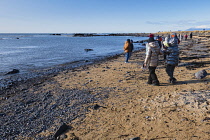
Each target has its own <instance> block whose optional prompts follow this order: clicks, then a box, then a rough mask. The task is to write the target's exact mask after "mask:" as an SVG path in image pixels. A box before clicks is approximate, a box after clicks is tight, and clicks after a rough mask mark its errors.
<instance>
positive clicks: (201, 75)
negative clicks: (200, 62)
mask: <svg viewBox="0 0 210 140" xmlns="http://www.w3.org/2000/svg"><path fill="white" fill-rule="evenodd" d="M206 76H207V72H206V70H201V71H198V72H196V73H195V78H197V79H203V78H205V77H206Z"/></svg>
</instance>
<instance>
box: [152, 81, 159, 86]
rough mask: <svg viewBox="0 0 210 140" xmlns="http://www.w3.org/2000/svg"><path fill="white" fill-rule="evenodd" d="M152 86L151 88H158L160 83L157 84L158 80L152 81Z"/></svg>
mask: <svg viewBox="0 0 210 140" xmlns="http://www.w3.org/2000/svg"><path fill="white" fill-rule="evenodd" d="M152 85H153V86H159V85H160V83H159V81H158V80H153V81H152Z"/></svg>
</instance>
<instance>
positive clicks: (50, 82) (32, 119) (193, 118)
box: [0, 36, 210, 140]
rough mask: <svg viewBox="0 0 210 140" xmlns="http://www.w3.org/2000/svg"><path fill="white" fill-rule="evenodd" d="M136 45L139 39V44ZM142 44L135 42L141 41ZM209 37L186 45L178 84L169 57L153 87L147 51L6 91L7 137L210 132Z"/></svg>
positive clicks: (1, 133) (167, 136)
mask: <svg viewBox="0 0 210 140" xmlns="http://www.w3.org/2000/svg"><path fill="white" fill-rule="evenodd" d="M134 45H135V44H134ZM134 47H135V46H134ZM209 50H210V40H209V39H208V38H206V37H197V36H194V37H193V39H192V40H187V41H182V42H181V44H180V63H179V66H178V67H176V69H175V77H176V78H177V80H178V82H177V84H175V85H172V84H170V83H168V81H167V80H168V76H167V74H166V72H165V67H164V63H163V61H162V60H163V58H162V56H161V59H160V65H159V66H158V69H157V76H158V78H159V81H160V86H152V85H147V84H146V81H147V77H148V71H147V70H144V71H143V70H142V69H141V66H142V63H143V60H144V58H145V50H142V51H138V52H135V53H133V55H132V57H131V60H130V62H129V63H124V59H125V58H124V55H119V56H116V57H113V58H110V59H107V60H106V61H100V62H96V63H94V64H91V65H86V66H83V67H79V68H75V69H69V70H65V71H62V72H59V73H56V74H51V75H48V76H46V77H42V78H38V79H34V80H33V81H30V80H29V81H26V82H25V83H21V84H17V85H16V86H14V85H13V87H10V88H8V89H6V90H2V91H1V94H0V95H1V97H0V102H1V107H0V109H1V112H0V117H1V120H0V123H1V124H2V125H1V126H0V138H1V139H53V138H54V136H55V133H56V132H57V130H59V127H60V126H62V124H66V125H67V126H68V129H67V130H66V129H65V130H66V131H65V132H63V131H61V132H63V133H57V134H58V135H56V136H59V139H66V140H71V139H82V140H93V139H114V140H117V139H119V140H122V139H125V140H127V139H131V138H135V137H136V138H140V139H144V140H149V139H164V140H172V139H173V140H174V139H187V140H188V139H189V140H192V139H195V140H197V139H201V140H206V139H209V138H210V84H209V82H210V78H209V75H207V77H205V78H204V79H201V80H199V79H195V77H194V73H196V72H198V71H200V70H203V69H205V70H206V71H207V72H208V73H209V71H210V58H209V55H210V54H209Z"/></svg>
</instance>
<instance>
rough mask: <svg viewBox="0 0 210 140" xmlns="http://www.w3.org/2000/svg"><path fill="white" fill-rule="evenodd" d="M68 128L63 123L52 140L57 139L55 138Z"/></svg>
mask: <svg viewBox="0 0 210 140" xmlns="http://www.w3.org/2000/svg"><path fill="white" fill-rule="evenodd" d="M69 128H70V127H69V126H68V125H66V124H65V123H63V124H62V125H61V126H60V127H59V129H58V130H57V131H56V133H55V135H54V138H55V139H57V137H59V136H60V135H61V134H63V133H64V132H65V131H66V130H67V129H69Z"/></svg>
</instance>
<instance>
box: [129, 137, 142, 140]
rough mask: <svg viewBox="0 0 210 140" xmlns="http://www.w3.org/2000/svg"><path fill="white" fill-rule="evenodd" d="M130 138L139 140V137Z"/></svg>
mask: <svg viewBox="0 0 210 140" xmlns="http://www.w3.org/2000/svg"><path fill="white" fill-rule="evenodd" d="M130 140H140V137H135V138H131V139H130Z"/></svg>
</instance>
